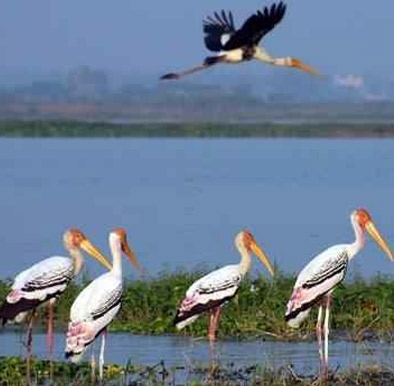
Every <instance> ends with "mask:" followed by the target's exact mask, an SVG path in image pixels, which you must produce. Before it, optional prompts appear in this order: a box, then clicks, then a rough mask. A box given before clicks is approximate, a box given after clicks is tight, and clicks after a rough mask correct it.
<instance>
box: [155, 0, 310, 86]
mask: <svg viewBox="0 0 394 386" xmlns="http://www.w3.org/2000/svg"><path fill="white" fill-rule="evenodd" d="M285 12H286V5H285V4H284V3H283V2H282V1H281V2H279V3H278V4H276V3H274V4H272V5H271V7H270V8H269V7H264V10H263V11H257V12H256V13H254V14H253V15H252V16H250V17H249V18H248V19H247V20H246V21H245V23H244V24H243V25H242V27H241V28H240V29H238V30H237V29H236V28H235V25H234V19H233V14H232V13H231V11H229V12H228V13H227V14H226V12H225V11H224V10H222V11H221V13H220V14H219V13H218V12H215V13H214V16H213V17H211V16H208V17H207V18H206V19H205V20H204V21H203V31H204V34H205V37H204V42H205V46H206V47H207V49H208V50H210V51H213V52H217V53H218V54H217V55H216V56H208V57H207V58H205V60H204V62H203V63H202V65H200V66H197V67H194V68H191V69H189V70H186V71H183V72H171V73H168V74H165V75H163V76H162V77H161V78H160V79H180V78H182V77H183V76H185V75H189V74H193V73H194V72H197V71H201V70H205V69H207V68H209V67H212V66H213V65H215V64H218V63H229V64H237V63H241V62H246V61H250V60H252V59H257V60H260V61H262V62H264V63H267V64H271V65H274V66H282V67H283V66H284V67H294V68H298V69H300V70H302V71H306V72H308V73H310V74H312V75H316V74H317V71H315V70H313V69H312V68H311V67H310V66H308V65H307V64H305V63H303V62H301V61H300V60H298V59H294V58H291V57H284V58H275V57H273V56H271V55H269V54H268V53H267V52H266V50H265V49H264V48H263V47H261V46H259V42H260V40H261V39H262V38H263V37H264V36H265V35H266V34H268V33H269V32H270V31H271V30H273V29H274V28H275V26H276V25H277V24H279V23H280V22H281V20H282V19H283V16H284V14H285Z"/></svg>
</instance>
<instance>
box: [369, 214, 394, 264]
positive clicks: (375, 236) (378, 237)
mask: <svg viewBox="0 0 394 386" xmlns="http://www.w3.org/2000/svg"><path fill="white" fill-rule="evenodd" d="M365 229H366V230H367V232H368V233H369V234H370V235H371V237H372V238H373V239H374V240H375V241H376V243H377V244H379V245H380V247H381V248H382V249H383V251H384V252H385V253H386V254H387V256H388V258H389V259H390V260H391V261H394V257H393V252H392V251H391V249H390V247H389V246H388V244H387V243H386V242H385V241H384V239H383V237H382V235H381V234H380V232H379V231H378V229H377V228H376V225H375V224H374V223H373V222H372V220H369V221H368V222H367V223H366V224H365Z"/></svg>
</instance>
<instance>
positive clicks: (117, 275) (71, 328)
mask: <svg viewBox="0 0 394 386" xmlns="http://www.w3.org/2000/svg"><path fill="white" fill-rule="evenodd" d="M109 245H110V249H111V253H112V258H113V263H112V269H111V270H110V271H109V272H107V273H105V274H103V275H101V276H99V277H98V278H97V279H95V280H94V281H92V282H91V283H90V284H89V285H88V286H87V287H86V288H84V289H83V290H82V292H81V293H80V294H79V295H78V297H77V298H76V299H75V301H74V303H73V305H72V306H71V310H70V321H69V324H68V331H67V337H66V349H65V356H66V358H70V360H71V361H72V362H74V363H77V362H79V361H80V360H81V359H82V356H83V354H84V353H85V351H86V350H87V348H88V347H89V346H90V345H91V344H92V343H93V342H94V341H95V339H96V338H97V337H98V336H99V335H100V334H101V335H102V338H101V349H100V357H99V374H100V379H102V378H103V366H104V349H105V337H106V331H107V326H108V325H109V324H110V323H111V322H112V320H113V319H114V318H115V316H116V314H117V313H118V311H119V309H120V306H121V302H122V295H123V276H122V252H123V253H124V254H125V255H126V256H127V257H128V258H129V260H130V262H131V264H132V265H133V266H134V267H136V268H137V269H138V270H141V267H140V265H139V262H138V260H137V258H136V256H135V254H134V252H133V251H132V250H131V248H130V246H129V245H128V243H127V236H126V232H125V230H124V229H115V230H114V231H112V232H111V233H110V235H109ZM91 365H92V373H93V374H94V370H95V361H94V353H93V352H92V361H91Z"/></svg>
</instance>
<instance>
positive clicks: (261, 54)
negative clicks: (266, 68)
mask: <svg viewBox="0 0 394 386" xmlns="http://www.w3.org/2000/svg"><path fill="white" fill-rule="evenodd" d="M254 57H255V59H257V60H260V61H261V62H264V63H269V64H275V60H276V59H275V58H273V57H272V56H270V55H268V54H267V52H266V51H265V50H264V49H263V48H261V47H256V49H255V52H254Z"/></svg>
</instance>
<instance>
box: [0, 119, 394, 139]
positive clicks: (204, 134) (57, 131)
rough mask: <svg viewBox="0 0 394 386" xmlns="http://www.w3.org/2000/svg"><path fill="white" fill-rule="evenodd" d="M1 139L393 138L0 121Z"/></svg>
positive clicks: (388, 133)
mask: <svg viewBox="0 0 394 386" xmlns="http://www.w3.org/2000/svg"><path fill="white" fill-rule="evenodd" d="M0 137H21V138H37V137H43V138H51V137H54V138H56V137H59V138H61V137H66V138H67V137H70V138H72V137H81V138H85V137H87V138H90V137H91V138H111V137H134V138H145V137H146V138H150V137H158V138H160V137H169V138H365V137H367V138H369V137H377V138H382V137H394V124H390V123H376V124H374V123H340V122H338V123H313V124H312V123H311V124H308V123H302V124H301V123H298V124H296V123H288V124H278V123H268V122H267V123H262V124H219V123H212V124H211V123H184V124H183V123H141V124H111V123H87V122H70V121H65V122H61V121H59V122H53V121H52V122H51V121H31V122H25V121H23V122H7V121H5V122H0Z"/></svg>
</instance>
